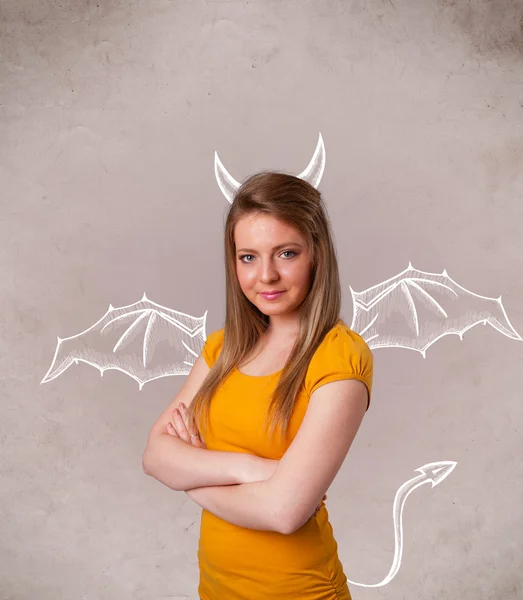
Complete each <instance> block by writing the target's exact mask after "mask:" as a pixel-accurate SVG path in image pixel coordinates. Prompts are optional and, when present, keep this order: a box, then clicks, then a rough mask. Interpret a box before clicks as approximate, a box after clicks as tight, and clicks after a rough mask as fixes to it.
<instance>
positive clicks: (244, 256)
mask: <svg viewBox="0 0 523 600" xmlns="http://www.w3.org/2000/svg"><path fill="white" fill-rule="evenodd" d="M248 256H250V257H252V254H242V255H241V256H240V257H239V259H240V260H241V261H242V262H246V263H250V262H251V261H250V260H243V259H244V258H247V257H248Z"/></svg>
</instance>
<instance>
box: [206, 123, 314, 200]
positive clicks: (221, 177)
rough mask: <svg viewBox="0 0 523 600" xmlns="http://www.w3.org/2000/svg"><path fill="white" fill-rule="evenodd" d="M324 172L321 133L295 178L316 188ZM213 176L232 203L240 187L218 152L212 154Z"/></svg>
mask: <svg viewBox="0 0 523 600" xmlns="http://www.w3.org/2000/svg"><path fill="white" fill-rule="evenodd" d="M324 170H325V145H324V143H323V138H322V137H321V133H320V134H319V136H318V143H317V144H316V150H315V151H314V154H313V155H312V158H311V161H310V163H309V164H308V165H307V168H306V169H305V170H304V171H302V172H301V173H300V174H299V175H297V176H296V177H299V178H300V179H303V180H304V181H307V182H308V183H310V184H311V185H312V186H313V187H315V188H317V187H318V185H319V184H320V181H321V177H322V175H323V171H324ZM214 174H215V175H216V181H217V182H218V187H219V188H220V190H221V191H222V193H223V195H224V196H225V197H226V198H227V200H228V201H229V202H230V203H232V200H233V198H234V195H235V194H236V192H237V191H238V188H239V187H240V183H239V182H238V181H236V179H234V177H232V175H230V173H229V172H228V171H227V169H226V168H225V167H224V166H223V163H222V161H221V160H220V157H219V156H218V152H215V153H214Z"/></svg>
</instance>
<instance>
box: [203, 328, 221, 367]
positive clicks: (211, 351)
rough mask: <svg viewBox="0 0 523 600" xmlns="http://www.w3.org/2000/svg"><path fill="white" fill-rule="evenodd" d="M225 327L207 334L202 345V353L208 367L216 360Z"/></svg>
mask: <svg viewBox="0 0 523 600" xmlns="http://www.w3.org/2000/svg"><path fill="white" fill-rule="evenodd" d="M224 333H225V328H222V329H217V330H216V331H213V332H212V333H211V334H209V335H208V336H207V339H206V340H205V343H204V345H203V350H202V355H203V358H204V359H205V362H206V363H207V365H208V366H209V367H212V366H213V364H214V363H215V362H216V359H217V358H218V356H219V354H220V351H221V349H222V345H223V336H224Z"/></svg>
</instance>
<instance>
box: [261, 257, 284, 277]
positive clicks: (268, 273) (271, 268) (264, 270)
mask: <svg viewBox="0 0 523 600" xmlns="http://www.w3.org/2000/svg"><path fill="white" fill-rule="evenodd" d="M259 277H260V281H262V282H263V283H269V282H271V281H276V280H277V279H279V277H280V276H279V273H278V269H276V266H275V265H274V262H273V261H272V260H271V259H268V260H265V261H262V263H261V267H260V275H259Z"/></svg>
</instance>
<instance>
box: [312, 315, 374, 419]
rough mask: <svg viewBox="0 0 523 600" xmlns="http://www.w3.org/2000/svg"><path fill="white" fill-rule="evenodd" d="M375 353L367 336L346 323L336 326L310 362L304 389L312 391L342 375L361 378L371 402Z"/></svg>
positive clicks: (345, 377)
mask: <svg viewBox="0 0 523 600" xmlns="http://www.w3.org/2000/svg"><path fill="white" fill-rule="evenodd" d="M372 377H373V356H372V352H371V350H370V348H369V346H368V345H367V343H366V342H365V340H364V339H363V338H362V337H361V336H360V335H359V334H357V333H356V332H354V331H352V330H351V329H349V328H348V327H347V326H346V325H344V324H343V325H336V326H334V327H333V328H332V329H331V330H330V331H329V332H328V333H327V334H326V336H325V337H324V338H323V340H322V342H321V344H320V345H319V346H318V348H317V350H316V352H315V353H314V354H313V356H312V359H311V361H310V363H309V368H308V370H307V374H306V377H305V389H306V391H307V393H308V394H309V396H310V395H312V393H313V392H314V391H315V390H317V389H318V388H319V387H321V386H322V385H325V384H326V383H331V382H332V381H340V380H342V379H358V380H359V381H362V382H363V383H364V384H365V385H366V386H367V392H368V398H367V410H368V408H369V405H370V398H371V393H372Z"/></svg>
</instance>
